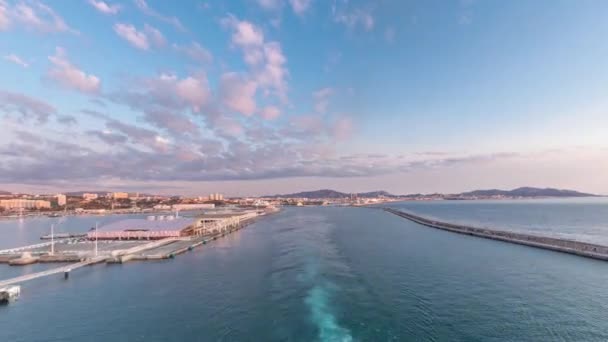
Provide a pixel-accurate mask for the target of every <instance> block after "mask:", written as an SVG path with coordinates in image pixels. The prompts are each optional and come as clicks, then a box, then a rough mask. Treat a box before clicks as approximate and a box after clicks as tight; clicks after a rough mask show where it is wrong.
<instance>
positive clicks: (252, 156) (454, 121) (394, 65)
mask: <svg viewBox="0 0 608 342" xmlns="http://www.w3.org/2000/svg"><path fill="white" fill-rule="evenodd" d="M607 10H608V4H607V3H605V2H603V1H577V2H574V1H533V2H530V1H508V2H506V1H476V0H460V1H451V2H450V1H396V0H393V1H391V0H385V1H369V0H367V1H366V0H360V1H355V0H350V1H348V0H335V1H320V0H243V1H207V2H205V1H180V2H179V3H178V2H171V1H159V0H135V1H110V0H108V1H105V0H104V1H101V0H82V1H47V2H43V1H37V0H32V1H8V0H0V37H1V39H0V55H1V56H2V59H1V60H0V74H1V75H2V77H1V78H0V120H1V121H0V124H1V126H0V127H1V128H0V129H1V131H0V132H1V133H2V134H0V154H2V158H1V159H0V185H2V188H5V189H8V190H20V189H24V190H28V191H36V192H45V191H58V190H62V189H73V190H77V189H115V188H123V189H133V190H150V191H153V192H166V193H184V194H196V193H199V192H200V193H206V192H208V191H223V192H226V193H228V194H233V195H247V194H264V193H268V192H271V193H273V192H290V191H297V190H304V189H311V188H325V187H331V188H336V189H338V190H344V191H368V190H375V189H386V190H388V191H392V192H395V193H408V192H434V191H441V192H455V191H463V190H469V189H472V188H486V187H493V188H494V187H498V188H509V187H516V186H520V185H531V186H554V187H564V188H575V189H580V190H586V191H593V192H600V193H608V178H606V177H607V176H606V174H608V172H606V171H608V158H607V157H608V134H606V128H608V115H607V114H606V108H607V105H608V104H607V103H606V102H607V101H606V100H605V93H606V90H607V85H608V82H607V81H608V62H607V61H608V58H607V57H608V43H607V42H606V40H605V37H606V36H608V21H607V20H606V13H608V11H607Z"/></svg>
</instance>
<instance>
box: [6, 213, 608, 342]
mask: <svg viewBox="0 0 608 342" xmlns="http://www.w3.org/2000/svg"><path fill="white" fill-rule="evenodd" d="M25 224H26V225H27V224H29V223H27V222H26V223H25ZM4 229H6V231H12V230H10V229H8V228H6V227H4ZM0 234H2V231H0ZM9 269H11V268H10V267H8V266H0V279H4V278H6V276H5V274H6V273H5V272H6V271H7V270H9ZM13 269H14V268H13ZM606 284H608V263H605V262H600V261H595V260H590V259H585V258H581V257H576V256H572V255H567V254H561V253H556V252H551V251H545V250H540V249H535V248H529V247H525V246H519V245H512V244H508V243H502V242H498V241H492V240H485V239H478V238H474V237H470V236H463V235H458V234H452V233H448V232H443V231H439V230H435V229H430V228H426V227H422V226H420V225H417V224H415V223H412V222H410V221H407V220H404V219H402V218H399V217H397V216H395V215H390V214H388V213H385V212H382V211H380V210H377V209H369V208H329V207H305V208H286V209H284V210H283V211H282V212H280V213H278V214H276V215H273V216H271V217H267V218H264V219H262V220H259V221H257V222H256V223H254V224H252V225H250V226H248V227H247V228H246V229H244V230H241V231H239V232H237V233H235V234H231V235H229V236H227V237H225V238H223V239H220V240H218V241H215V242H213V243H210V244H208V245H205V246H202V247H201V248H198V249H195V250H194V251H193V252H190V253H186V254H184V255H181V256H179V257H177V258H176V259H174V260H167V261H160V262H145V263H144V262H134V263H128V264H124V265H107V266H106V265H98V266H93V267H89V268H84V269H80V270H77V271H75V272H73V274H72V275H71V277H70V279H68V280H64V279H62V277H61V276H57V277H50V278H47V279H40V280H35V281H32V282H30V283H26V284H24V285H23V289H22V292H23V294H22V297H21V299H20V300H19V301H18V302H16V303H13V304H11V305H8V306H4V307H0V341H606V340H608V320H607V319H606V317H608V316H607V314H606V313H607V312H608V291H606Z"/></svg>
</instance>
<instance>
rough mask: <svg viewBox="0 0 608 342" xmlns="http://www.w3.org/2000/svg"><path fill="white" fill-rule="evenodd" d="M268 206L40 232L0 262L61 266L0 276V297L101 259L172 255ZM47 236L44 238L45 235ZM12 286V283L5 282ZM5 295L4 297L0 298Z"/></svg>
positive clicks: (238, 225)
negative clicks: (79, 231)
mask: <svg viewBox="0 0 608 342" xmlns="http://www.w3.org/2000/svg"><path fill="white" fill-rule="evenodd" d="M274 211H276V209H273V210H268V211H257V210H231V211H222V212H211V213H206V214H201V215H196V216H195V217H178V216H177V215H175V216H173V215H171V216H169V215H163V216H148V217H146V218H139V219H137V218H130V219H125V220H120V221H116V222H112V223H109V224H107V225H103V226H99V227H95V228H92V229H91V230H89V231H88V232H87V233H84V234H66V233H60V234H57V236H59V238H58V239H56V238H55V234H54V233H51V234H49V235H45V236H42V237H41V238H43V239H44V240H45V242H42V243H36V244H32V245H27V246H21V247H16V248H10V249H5V250H0V263H6V264H8V265H10V266H23V265H31V264H35V263H59V264H62V265H61V266H58V267H54V268H51V269H47V270H44V271H40V272H34V273H29V274H25V275H21V276H17V277H14V278H10V279H5V280H0V290H1V291H0V300H1V301H2V302H3V303H8V302H10V300H8V299H9V298H13V297H15V295H14V293H15V291H16V290H15V289H16V288H14V286H17V287H18V289H19V293H20V287H19V286H20V285H21V284H23V283H25V282H28V281H31V280H34V279H39V278H43V277H49V276H53V275H57V274H61V275H63V278H65V279H67V278H69V274H70V273H71V272H73V271H75V270H77V269H79V268H82V267H86V266H90V265H95V264H100V263H106V264H116V263H119V264H122V263H126V262H129V261H158V260H164V259H173V258H175V257H176V256H177V255H180V254H182V253H185V252H188V251H192V250H194V249H195V248H197V247H200V246H202V245H205V244H207V243H210V242H212V241H214V240H217V239H220V238H222V237H224V236H227V235H228V234H231V233H234V232H236V231H238V230H240V229H242V228H244V227H246V226H247V225H248V224H250V223H251V222H253V221H254V220H255V219H256V218H257V217H259V216H263V215H267V214H270V213H272V212H274ZM49 240H50V241H49ZM11 286H13V287H11ZM3 299H6V300H3Z"/></svg>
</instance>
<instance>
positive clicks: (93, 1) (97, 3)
mask: <svg viewBox="0 0 608 342" xmlns="http://www.w3.org/2000/svg"><path fill="white" fill-rule="evenodd" d="M89 4H90V5H91V6H93V7H94V8H95V9H96V10H97V11H99V12H101V13H104V14H117V13H118V12H120V10H121V7H120V5H117V4H113V5H110V4H109V3H107V2H105V1H102V0H89Z"/></svg>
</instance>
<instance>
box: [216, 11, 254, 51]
mask: <svg viewBox="0 0 608 342" xmlns="http://www.w3.org/2000/svg"><path fill="white" fill-rule="evenodd" d="M222 24H223V25H224V26H226V27H230V28H232V30H233V33H232V43H233V44H234V45H236V46H238V47H240V48H243V49H245V48H248V47H259V46H261V45H262V44H263V43H264V33H263V32H262V29H260V28H259V27H257V26H256V25H255V24H253V23H251V22H249V21H245V20H238V19H237V18H236V17H235V16H233V15H229V16H228V17H226V18H224V19H222Z"/></svg>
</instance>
